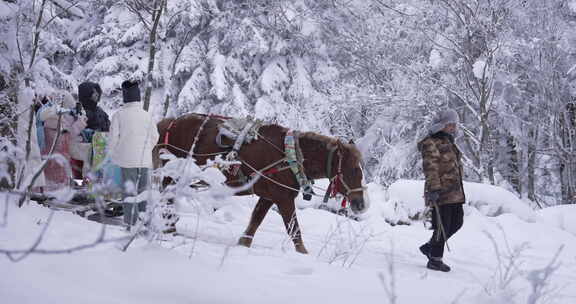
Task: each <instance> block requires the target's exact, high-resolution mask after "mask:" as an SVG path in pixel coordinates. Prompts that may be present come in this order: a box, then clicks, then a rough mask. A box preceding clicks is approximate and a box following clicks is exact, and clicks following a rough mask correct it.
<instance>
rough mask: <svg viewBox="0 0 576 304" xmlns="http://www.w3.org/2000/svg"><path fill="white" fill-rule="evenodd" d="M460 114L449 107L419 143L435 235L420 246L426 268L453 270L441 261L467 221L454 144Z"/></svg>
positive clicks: (460, 156) (425, 192) (457, 153)
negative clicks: (455, 234)
mask: <svg viewBox="0 0 576 304" xmlns="http://www.w3.org/2000/svg"><path fill="white" fill-rule="evenodd" d="M457 124H458V113H456V111H454V110H451V109H448V110H444V111H441V112H440V113H438V115H437V116H436V117H435V119H434V121H433V123H432V125H431V126H430V128H429V135H428V136H427V137H426V138H424V139H423V140H422V141H420V142H419V143H418V150H420V152H421V153H422V169H423V170H424V175H425V177H426V182H425V185H424V198H425V204H426V206H427V207H430V208H432V227H433V229H434V233H433V234H432V238H430V240H429V241H428V242H427V243H425V244H424V245H422V246H420V252H422V254H424V255H425V256H426V257H428V264H427V265H426V267H427V268H429V269H432V270H438V271H444V272H448V271H450V267H449V266H448V265H446V264H445V263H444V262H443V261H442V257H443V255H444V246H445V244H446V241H447V240H448V239H449V238H450V237H451V236H452V235H454V233H456V231H458V230H459V229H460V228H461V227H462V224H463V222H464V212H463V209H462V207H463V204H464V203H465V202H466V197H465V195H464V187H463V184H462V172H463V170H462V160H461V158H462V154H461V152H460V150H459V149H458V147H457V146H456V144H455V143H454V135H455V133H456V128H457Z"/></svg>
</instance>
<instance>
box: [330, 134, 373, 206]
mask: <svg viewBox="0 0 576 304" xmlns="http://www.w3.org/2000/svg"><path fill="white" fill-rule="evenodd" d="M330 151H331V152H330V153H331V154H333V156H332V157H331V158H332V159H333V160H332V162H331V163H332V164H335V165H336V167H335V168H331V169H330V170H329V176H328V178H330V181H331V182H332V185H333V187H335V188H334V189H335V190H336V191H337V192H339V193H340V194H342V195H344V197H346V198H347V199H348V201H349V202H350V207H351V208H352V211H354V213H363V212H364V211H366V210H367V209H368V207H369V202H368V199H367V198H366V196H365V195H364V193H365V190H366V188H365V187H364V183H363V182H364V176H363V172H362V167H361V163H362V154H361V153H360V151H359V150H358V148H356V146H355V145H354V142H352V141H350V143H348V144H345V143H342V142H341V141H337V142H336V144H335V146H333V147H332V148H331V149H330Z"/></svg>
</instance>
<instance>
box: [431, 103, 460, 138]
mask: <svg viewBox="0 0 576 304" xmlns="http://www.w3.org/2000/svg"><path fill="white" fill-rule="evenodd" d="M451 123H453V124H457V123H458V113H456V111H454V110H452V109H447V110H443V111H440V112H438V114H436V116H435V117H434V120H432V124H431V125H430V127H428V130H429V131H430V134H434V133H437V132H439V131H442V129H444V128H445V127H446V126H447V125H448V124H451Z"/></svg>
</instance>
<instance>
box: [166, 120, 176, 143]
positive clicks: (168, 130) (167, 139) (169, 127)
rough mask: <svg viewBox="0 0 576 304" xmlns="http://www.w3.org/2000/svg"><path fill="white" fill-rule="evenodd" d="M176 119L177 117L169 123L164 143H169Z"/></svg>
mask: <svg viewBox="0 0 576 304" xmlns="http://www.w3.org/2000/svg"><path fill="white" fill-rule="evenodd" d="M175 121H176V119H174V120H172V121H171V122H170V124H169V125H168V129H166V135H165V136H164V144H165V145H167V144H168V142H169V140H170V129H172V126H173V125H174V122H175Z"/></svg>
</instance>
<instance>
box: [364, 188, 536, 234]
mask: <svg viewBox="0 0 576 304" xmlns="http://www.w3.org/2000/svg"><path fill="white" fill-rule="evenodd" d="M368 191H369V195H370V197H371V200H372V202H373V210H372V211H371V212H370V213H371V214H372V215H379V216H382V217H383V218H384V219H385V220H386V221H387V222H389V223H390V224H393V225H395V224H410V223H411V222H412V221H414V220H418V219H421V218H422V217H423V212H424V211H425V206H424V193H423V191H424V181H421V180H398V181H397V182H395V183H393V184H392V185H390V187H389V188H388V189H387V190H386V189H385V188H384V187H382V186H381V185H378V184H370V185H369V190H368ZM464 191H465V193H466V203H467V204H468V205H469V206H472V207H474V208H476V209H478V211H480V213H482V214H484V215H486V216H499V215H501V214H504V213H512V214H515V215H516V216H518V217H519V218H521V219H523V220H525V221H530V222H532V221H535V219H536V214H535V213H534V211H533V210H532V209H531V208H530V207H529V206H528V205H527V204H526V203H524V202H523V201H522V200H520V199H519V198H518V197H516V195H514V194H513V193H511V192H509V191H507V190H505V189H503V188H501V187H497V186H492V185H486V184H480V183H468V182H465V183H464Z"/></svg>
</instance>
